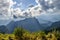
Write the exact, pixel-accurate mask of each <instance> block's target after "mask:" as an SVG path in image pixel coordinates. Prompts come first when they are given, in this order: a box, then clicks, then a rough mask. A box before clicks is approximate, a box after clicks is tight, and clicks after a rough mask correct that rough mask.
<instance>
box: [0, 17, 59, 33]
mask: <svg viewBox="0 0 60 40" xmlns="http://www.w3.org/2000/svg"><path fill="white" fill-rule="evenodd" d="M49 24H50V25H49ZM17 27H22V28H24V29H26V30H28V31H30V32H34V31H39V30H49V29H51V28H53V27H57V28H59V27H60V21H58V22H54V23H52V22H48V23H46V24H41V23H39V21H38V20H37V19H36V18H35V17H33V18H26V19H24V20H18V21H14V20H12V21H11V22H9V23H8V24H7V25H1V26H0V32H5V33H12V32H13V31H14V29H15V28H17Z"/></svg>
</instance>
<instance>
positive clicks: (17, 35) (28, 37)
mask: <svg viewBox="0 0 60 40" xmlns="http://www.w3.org/2000/svg"><path fill="white" fill-rule="evenodd" d="M0 40H60V31H59V30H56V29H54V30H52V31H37V32H29V31H28V30H25V29H23V28H15V30H14V32H13V33H11V34H6V33H0Z"/></svg>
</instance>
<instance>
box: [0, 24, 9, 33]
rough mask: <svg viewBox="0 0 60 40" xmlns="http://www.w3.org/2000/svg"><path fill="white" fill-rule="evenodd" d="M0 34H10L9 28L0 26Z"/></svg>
mask: <svg viewBox="0 0 60 40" xmlns="http://www.w3.org/2000/svg"><path fill="white" fill-rule="evenodd" d="M0 33H8V28H7V27H6V26H4V25H1V26H0Z"/></svg>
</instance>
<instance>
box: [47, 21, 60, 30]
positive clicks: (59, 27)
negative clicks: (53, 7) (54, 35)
mask: <svg viewBox="0 0 60 40" xmlns="http://www.w3.org/2000/svg"><path fill="white" fill-rule="evenodd" d="M53 29H57V30H60V21H57V22H54V23H52V25H51V26H50V27H48V28H47V30H48V31H51V30H53Z"/></svg>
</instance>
